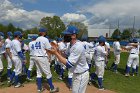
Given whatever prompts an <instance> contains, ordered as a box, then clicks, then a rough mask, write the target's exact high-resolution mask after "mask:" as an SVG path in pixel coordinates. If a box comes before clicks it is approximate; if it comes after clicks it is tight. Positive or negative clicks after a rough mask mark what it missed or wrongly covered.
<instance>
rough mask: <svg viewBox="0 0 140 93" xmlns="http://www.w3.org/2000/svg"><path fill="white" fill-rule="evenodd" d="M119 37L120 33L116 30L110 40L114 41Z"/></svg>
mask: <svg viewBox="0 0 140 93" xmlns="http://www.w3.org/2000/svg"><path fill="white" fill-rule="evenodd" d="M120 35H121V31H120V30H119V29H116V30H115V31H114V32H113V34H112V36H111V37H112V38H113V39H115V38H116V37H117V36H120Z"/></svg>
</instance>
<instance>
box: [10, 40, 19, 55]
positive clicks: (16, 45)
mask: <svg viewBox="0 0 140 93" xmlns="http://www.w3.org/2000/svg"><path fill="white" fill-rule="evenodd" d="M10 46H11V49H10V51H11V53H12V55H15V56H17V55H18V52H20V51H21V43H20V42H19V41H18V40H16V39H14V40H12V41H11V44H10Z"/></svg>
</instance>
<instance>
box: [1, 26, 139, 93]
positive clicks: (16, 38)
mask: <svg viewBox="0 0 140 93" xmlns="http://www.w3.org/2000/svg"><path fill="white" fill-rule="evenodd" d="M46 32H47V29H45V28H40V29H39V36H38V37H37V36H32V40H31V42H30V43H29V44H28V45H26V44H25V43H24V40H22V33H21V32H20V31H16V32H14V33H13V34H12V33H11V32H8V33H7V39H6V40H5V41H4V34H3V33H2V32H1V33H0V84H1V85H2V84H3V83H2V79H1V77H2V73H3V69H4V67H3V62H2V55H3V54H4V56H5V57H6V59H7V63H8V64H7V79H8V86H9V87H10V86H12V85H14V87H15V88H19V87H23V84H22V83H21V77H22V74H25V75H27V77H26V80H27V81H32V80H33V79H32V78H31V72H32V70H33V68H34V67H35V68H36V84H37V91H38V93H42V91H43V90H44V89H43V86H42V77H43V75H45V78H46V80H47V83H48V85H49V88H50V93H55V92H59V88H58V87H56V86H54V84H53V82H52V77H53V76H52V73H51V64H53V65H54V71H55V72H56V73H57V74H58V76H59V77H58V79H60V80H63V78H64V71H65V70H68V86H69V90H70V91H72V93H85V92H86V88H87V85H88V84H89V85H91V84H92V83H93V82H95V78H96V77H97V80H98V87H99V90H104V86H103V80H104V72H105V69H106V68H107V69H110V70H111V71H113V72H115V73H118V71H117V68H118V65H119V63H120V53H121V51H122V50H127V51H129V52H130V53H129V58H128V62H127V64H126V69H125V71H126V73H125V76H127V77H128V76H130V68H131V67H132V75H133V76H134V75H135V73H136V75H137V74H138V67H139V43H138V41H137V39H135V38H134V39H132V40H130V43H129V44H128V45H127V46H125V47H121V45H120V43H119V40H120V37H119V36H117V37H116V40H115V41H114V43H113V51H114V57H115V58H114V62H113V63H112V65H111V67H108V59H109V55H110V49H111V48H110V45H109V43H107V41H106V38H105V37H104V36H100V37H98V40H96V41H95V42H90V43H89V42H87V40H86V39H85V38H83V39H82V40H81V41H80V40H78V39H77V34H78V28H77V27H75V26H71V25H70V26H68V27H67V29H66V30H65V31H64V32H63V33H62V34H63V39H62V38H57V40H51V39H49V38H48V37H45V36H46ZM12 38H13V39H12ZM28 51H29V52H30V53H29V56H30V63H29V68H28V69H27V68H26V63H27V58H26V53H27V52H28ZM94 67H95V69H96V70H95V72H91V70H90V69H91V68H94Z"/></svg>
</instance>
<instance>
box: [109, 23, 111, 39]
mask: <svg viewBox="0 0 140 93" xmlns="http://www.w3.org/2000/svg"><path fill="white" fill-rule="evenodd" d="M110 30H111V24H109V38H110V37H111V36H110Z"/></svg>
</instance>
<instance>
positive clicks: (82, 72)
mask: <svg viewBox="0 0 140 93" xmlns="http://www.w3.org/2000/svg"><path fill="white" fill-rule="evenodd" d="M87 71H88V70H86V71H84V72H81V73H75V74H77V75H78V74H83V73H85V72H87Z"/></svg>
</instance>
